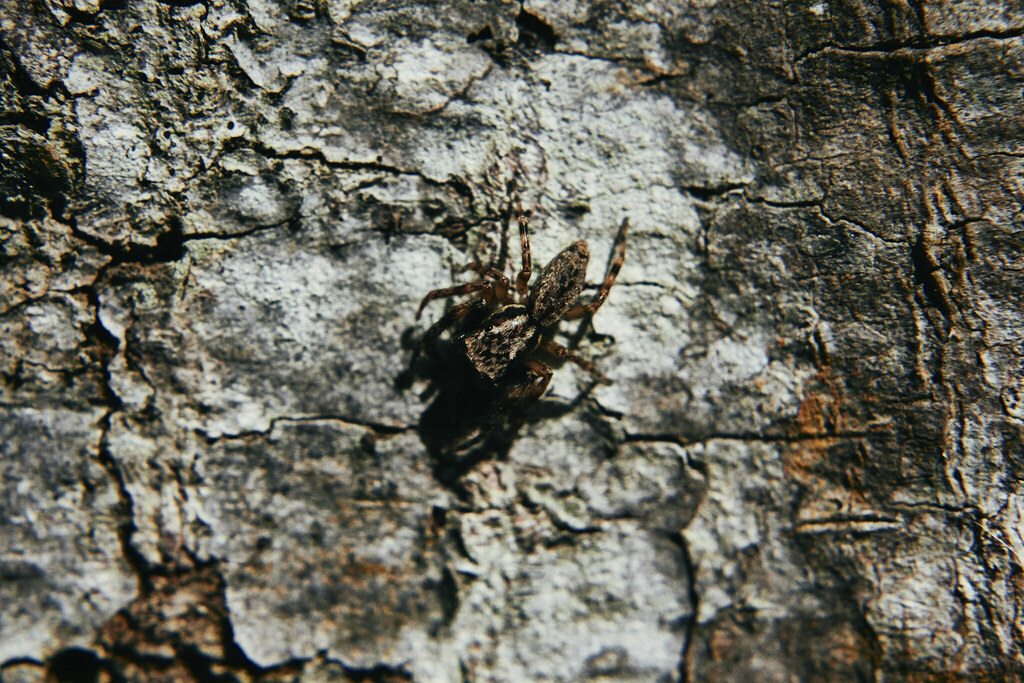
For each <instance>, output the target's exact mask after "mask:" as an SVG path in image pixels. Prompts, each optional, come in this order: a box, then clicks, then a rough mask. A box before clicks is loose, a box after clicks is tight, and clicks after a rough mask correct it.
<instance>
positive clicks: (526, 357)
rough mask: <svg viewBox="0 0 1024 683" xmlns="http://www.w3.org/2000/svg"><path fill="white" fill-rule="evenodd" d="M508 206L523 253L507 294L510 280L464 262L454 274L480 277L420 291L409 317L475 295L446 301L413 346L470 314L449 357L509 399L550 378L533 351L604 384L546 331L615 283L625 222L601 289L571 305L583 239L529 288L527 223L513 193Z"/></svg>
mask: <svg viewBox="0 0 1024 683" xmlns="http://www.w3.org/2000/svg"><path fill="white" fill-rule="evenodd" d="M515 206H516V213H517V215H518V219H519V240H520V244H521V248H522V255H523V265H522V269H521V270H520V271H519V274H518V275H517V276H516V278H515V291H514V292H513V291H512V282H510V281H509V279H508V277H506V276H505V275H504V274H503V273H502V272H501V271H500V270H498V269H497V268H493V267H489V266H485V265H483V264H480V263H476V262H473V263H469V264H467V265H465V266H464V267H463V268H462V272H466V271H473V272H475V273H477V274H478V275H480V276H481V279H479V280H476V281H474V282H467V283H465V284H461V285H456V286H454V287H447V288H444V289H435V290H433V291H432V292H430V293H428V294H427V295H426V296H425V297H424V298H423V301H422V302H421V303H420V306H419V308H418V309H417V311H416V319H417V320H419V318H420V315H421V314H422V313H423V309H424V308H425V307H426V305H427V304H428V303H430V302H431V301H433V300H435V299H443V298H446V297H450V296H459V295H462V294H471V293H474V292H480V296H479V297H477V298H475V299H473V300H471V301H467V302H465V303H461V304H458V305H456V306H453V307H452V308H451V309H449V310H448V311H447V312H446V313H445V314H444V315H443V316H441V318H440V319H439V320H438V321H437V322H436V323H434V324H433V325H431V326H430V328H429V329H428V330H427V332H426V333H425V334H424V335H423V339H422V340H421V342H420V346H421V348H422V347H423V346H425V345H426V344H427V343H428V342H431V341H433V340H435V339H437V338H438V337H439V336H440V335H441V333H442V332H444V330H446V329H448V328H449V327H451V326H452V325H454V324H455V323H456V322H457V321H459V320H461V319H463V318H466V317H467V315H468V314H470V313H476V314H477V315H476V316H474V317H473V318H469V319H470V320H474V321H477V320H478V321H479V322H474V323H472V324H470V325H469V326H468V327H469V329H468V330H466V331H463V332H462V333H460V334H458V335H457V336H456V337H455V338H454V339H453V342H454V345H455V352H456V354H457V355H459V356H462V357H464V358H465V359H466V360H467V361H468V362H469V365H470V367H471V368H472V370H473V371H474V373H475V374H476V375H477V377H478V378H479V379H480V380H481V381H483V382H484V384H485V385H487V386H490V387H491V388H494V389H502V388H504V389H506V390H507V391H509V392H511V393H514V394H516V398H521V397H526V398H527V399H528V400H535V399H538V398H540V397H541V396H542V395H543V394H544V392H545V391H546V390H547V387H548V384H549V383H550V382H551V374H552V372H551V368H549V367H548V366H547V365H545V364H544V363H543V362H541V361H540V360H537V359H536V358H535V357H534V356H535V353H536V351H537V350H538V349H542V350H544V351H546V352H548V353H550V354H552V355H553V356H556V357H558V358H562V359H565V360H568V361H571V362H573V363H575V364H576V365H578V366H580V367H581V368H583V369H584V370H586V371H587V372H589V373H590V374H591V375H593V376H594V377H595V378H596V379H597V380H598V381H599V382H602V383H608V380H607V379H606V378H605V376H604V375H603V374H601V372H600V371H598V370H597V369H596V368H595V367H594V366H593V365H591V364H590V363H589V362H588V361H586V360H585V359H583V358H582V357H581V356H579V355H578V354H576V353H574V352H573V351H570V350H569V349H567V348H565V347H564V346H562V345H561V344H559V343H558V342H556V341H555V340H554V339H552V338H551V335H552V333H553V332H554V328H555V326H556V325H557V324H558V322H559V321H561V320H576V319H579V318H582V317H584V316H586V315H592V314H593V313H594V312H595V311H597V309H598V308H600V307H601V304H603V303H604V301H605V299H607V298H608V292H609V290H611V288H612V285H613V284H615V278H616V276H617V275H618V274H619V270H620V269H621V268H622V263H623V261H625V258H626V229H627V227H628V225H629V219H626V220H623V221H622V225H621V226H620V227H619V233H618V236H617V237H616V238H615V242H616V244H617V245H618V253H617V254H616V255H615V258H614V259H613V260H611V263H610V264H609V266H608V272H607V274H606V275H605V278H604V282H603V283H602V285H601V288H600V289H599V290H598V292H597V294H596V295H595V296H594V298H593V300H591V301H590V303H587V304H578V303H577V299H578V298H579V295H580V292H581V291H582V290H583V285H584V282H585V280H586V273H587V262H588V260H589V259H590V249H589V248H588V246H587V243H586V241H585V240H577V241H576V242H573V243H572V244H571V245H569V246H568V247H566V248H565V249H563V250H562V252H561V253H559V254H558V255H557V256H555V258H553V259H551V262H550V263H548V264H547V265H546V266H545V267H544V268H543V269H542V270H541V271H540V274H539V275H538V277H537V279H536V281H535V282H534V283H533V287H530V286H529V283H530V277H531V276H532V275H533V256H532V254H531V252H530V235H529V226H528V224H527V219H526V215H525V214H524V213H523V207H522V203H521V202H520V200H519V196H518V194H517V195H516V197H515ZM509 209H511V207H509ZM506 215H508V214H506ZM506 225H507V223H506ZM506 234H507V233H506ZM613 248H614V247H613ZM613 253H614V252H613ZM522 372H525V373H526V376H527V377H530V376H532V378H530V379H529V382H528V383H527V384H526V385H524V383H523V380H524V376H523V374H522ZM537 379H539V381H537ZM524 387H525V388H524Z"/></svg>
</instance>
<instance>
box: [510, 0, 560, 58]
mask: <svg viewBox="0 0 1024 683" xmlns="http://www.w3.org/2000/svg"><path fill="white" fill-rule="evenodd" d="M516 26H518V27H519V41H518V43H519V45H522V46H525V47H535V48H540V49H542V50H543V51H545V52H551V51H552V50H554V49H555V44H556V43H558V35H557V34H556V33H555V29H554V28H552V27H551V25H550V24H548V23H547V22H545V21H544V20H543V19H541V18H540V17H539V16H537V15H536V14H533V13H531V12H527V11H526V10H525V9H523V10H520V11H519V14H517V15H516Z"/></svg>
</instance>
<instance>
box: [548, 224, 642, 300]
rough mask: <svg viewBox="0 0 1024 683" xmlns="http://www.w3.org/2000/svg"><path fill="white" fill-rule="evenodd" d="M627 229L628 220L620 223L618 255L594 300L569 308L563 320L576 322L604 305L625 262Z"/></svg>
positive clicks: (617, 239)
mask: <svg viewBox="0 0 1024 683" xmlns="http://www.w3.org/2000/svg"><path fill="white" fill-rule="evenodd" d="M628 227H629V219H628V218H627V219H625V220H623V221H622V225H621V226H620V227H619V234H618V235H617V236H616V237H615V242H616V244H617V245H618V253H617V254H615V256H614V259H613V260H612V261H611V263H610V264H609V266H608V274H607V275H605V277H604V283H603V284H602V285H601V289H600V290H598V292H597V294H596V295H595V296H594V300H593V301H591V302H590V303H589V304H586V305H580V306H573V307H572V308H570V309H569V312H568V313H566V314H565V316H563V317H564V319H565V320H576V319H577V318H582V317H583V316H585V315H593V314H594V312H595V311H596V310H597V309H599V308H600V307H601V304H603V303H604V300H605V299H607V298H608V292H609V291H611V288H612V285H614V284H615V278H616V277H618V275H619V270H621V269H622V264H623V262H624V261H625V260H626V229H627V228H628ZM612 253H613V254H614V253H615V252H614V251H613V252H612Z"/></svg>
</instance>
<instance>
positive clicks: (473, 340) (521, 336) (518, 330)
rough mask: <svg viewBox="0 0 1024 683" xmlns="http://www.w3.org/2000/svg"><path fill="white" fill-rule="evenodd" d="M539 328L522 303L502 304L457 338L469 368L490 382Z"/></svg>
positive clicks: (533, 340)
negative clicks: (481, 321) (471, 367)
mask: <svg viewBox="0 0 1024 683" xmlns="http://www.w3.org/2000/svg"><path fill="white" fill-rule="evenodd" d="M539 332H540V329H539V328H538V327H537V325H536V323H534V322H533V320H532V319H531V318H530V315H529V312H528V311H527V308H526V306H522V305H519V304H512V305H508V306H503V307H501V308H499V309H498V310H497V311H495V312H494V313H492V314H491V315H489V316H487V318H486V319H485V320H484V322H483V323H482V324H481V325H480V328H479V329H476V330H473V331H472V332H469V333H467V334H466V335H464V336H463V337H461V338H460V340H459V341H460V343H461V344H462V345H463V346H464V347H465V352H466V358H467V359H468V360H469V362H470V363H471V364H472V366H473V368H474V369H475V370H476V371H477V372H479V373H480V374H481V375H483V376H484V377H486V378H487V379H489V380H490V381H491V382H493V383H497V382H498V380H499V379H501V377H502V376H503V375H504V374H505V373H506V372H507V371H508V369H509V368H510V367H512V366H513V365H514V364H515V363H516V361H517V360H519V359H520V358H523V357H524V356H525V354H528V353H529V352H530V351H532V350H533V349H534V348H536V346H537V343H538V341H539V336H540V335H539Z"/></svg>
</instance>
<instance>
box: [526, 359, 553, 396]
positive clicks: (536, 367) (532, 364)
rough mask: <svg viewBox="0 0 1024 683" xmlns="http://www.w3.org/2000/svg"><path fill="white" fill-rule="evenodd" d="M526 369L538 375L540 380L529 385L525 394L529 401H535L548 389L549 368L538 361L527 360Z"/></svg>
mask: <svg viewBox="0 0 1024 683" xmlns="http://www.w3.org/2000/svg"><path fill="white" fill-rule="evenodd" d="M526 369H527V370H528V371H529V372H532V373H533V374H535V375H537V376H538V377H540V382H537V383H536V384H533V385H531V386H530V388H529V390H528V391H527V394H526V395H527V396H528V397H529V399H530V400H531V401H536V400H537V399H538V398H540V397H541V396H543V395H544V392H545V391H547V390H548V385H549V384H551V368H549V367H548V366H546V365H544V364H543V363H541V362H540V361H536V360H528V361H526Z"/></svg>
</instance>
